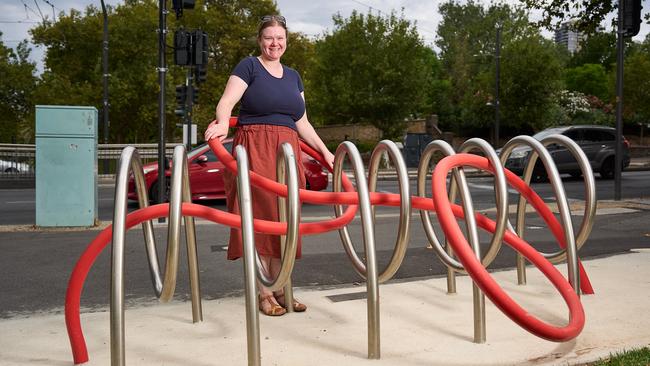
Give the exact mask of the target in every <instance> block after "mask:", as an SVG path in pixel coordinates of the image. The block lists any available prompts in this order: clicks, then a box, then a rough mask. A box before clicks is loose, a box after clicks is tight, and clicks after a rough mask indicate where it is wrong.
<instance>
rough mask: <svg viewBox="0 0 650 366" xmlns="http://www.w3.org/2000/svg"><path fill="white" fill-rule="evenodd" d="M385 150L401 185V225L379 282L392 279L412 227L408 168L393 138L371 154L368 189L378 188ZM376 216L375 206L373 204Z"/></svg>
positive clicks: (404, 251) (383, 142) (400, 261)
mask: <svg viewBox="0 0 650 366" xmlns="http://www.w3.org/2000/svg"><path fill="white" fill-rule="evenodd" d="M384 152H387V153H388V156H389V157H390V161H391V162H392V163H393V164H394V165H395V170H396V171H397V180H398V185H399V196H400V211H399V226H398V229H397V239H396V240H395V247H394V249H393V255H392V256H391V258H390V261H389V262H388V264H387V265H386V269H384V271H383V272H381V273H380V274H379V278H378V280H379V283H384V282H386V281H388V280H390V279H391V278H392V277H393V276H394V275H395V273H396V272H397V270H398V269H399V267H400V266H401V264H402V261H403V260H404V256H405V255H406V248H407V246H408V243H409V236H410V230H409V229H410V227H411V193H410V190H409V188H410V187H409V177H408V171H407V170H406V164H404V159H403V158H402V154H401V153H400V151H399V148H398V147H397V145H396V144H395V143H394V142H393V141H391V140H382V141H380V142H379V144H377V146H376V147H375V149H374V150H373V151H372V155H371V156H370V163H369V165H368V190H369V191H370V192H374V191H375V189H376V188H377V173H378V170H379V161H380V159H381V157H382V154H383V153H384ZM372 213H373V218H374V213H375V210H374V206H373V210H372Z"/></svg>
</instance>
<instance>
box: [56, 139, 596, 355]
mask: <svg viewBox="0 0 650 366" xmlns="http://www.w3.org/2000/svg"><path fill="white" fill-rule="evenodd" d="M551 143H553V144H559V145H563V146H565V147H566V148H567V149H568V150H569V151H570V152H571V153H572V154H573V155H574V156H575V157H576V159H577V160H578V163H579V166H580V168H581V170H582V173H583V177H584V179H585V191H586V199H585V215H584V219H583V222H582V224H581V227H580V230H579V233H578V235H577V237H575V236H574V232H573V224H572V221H571V215H570V211H569V206H568V202H567V199H566V194H565V193H564V188H563V186H562V184H561V181H560V179H559V174H558V172H557V168H556V167H555V165H554V164H553V161H552V158H551V156H550V154H549V153H548V151H547V150H546V148H545V145H548V144H551ZM519 145H527V146H529V147H531V148H532V149H533V154H532V155H531V157H530V159H529V162H528V165H527V167H526V168H525V171H524V180H522V179H520V178H519V177H517V176H516V175H514V174H513V173H511V172H509V171H507V170H505V169H504V168H503V164H504V163H505V161H506V159H507V157H508V156H509V154H510V153H511V152H512V149H513V148H514V147H516V146H519ZM210 146H211V148H212V149H213V150H214V151H215V153H216V155H217V156H218V157H219V159H220V160H221V161H222V162H223V163H224V165H226V167H227V168H228V169H231V170H236V172H237V177H238V182H237V184H238V192H239V197H238V199H239V204H240V209H241V213H240V215H239V216H238V215H233V214H230V213H226V212H223V211H219V210H216V209H212V208H208V207H205V206H200V205H195V204H192V203H191V199H190V197H191V196H190V189H189V176H188V170H187V156H186V154H185V150H184V147H182V146H178V147H176V148H175V150H174V156H173V163H172V164H173V168H172V169H173V171H172V177H171V195H170V202H169V204H159V205H154V206H151V207H148V197H147V192H146V187H145V184H144V175H143V172H142V165H141V163H140V159H139V157H138V154H137V151H136V150H135V149H134V148H132V147H127V148H126V149H124V151H123V152H122V156H121V158H120V166H119V170H118V174H117V178H116V179H117V183H116V193H115V197H116V199H115V212H114V218H113V225H112V227H109V228H107V229H105V230H104V231H102V232H101V233H100V234H99V235H98V236H97V238H95V240H93V242H91V243H90V245H89V246H88V248H87V249H86V251H85V252H84V253H83V254H82V256H81V258H80V259H79V261H78V262H77V265H76V266H75V269H74V271H73V273H72V275H71V278H70V282H69V286H68V290H67V293H66V308H65V315H66V325H67V328H68V334H69V337H70V342H71V345H72V351H73V357H74V362H75V364H79V363H84V362H87V361H88V353H87V349H86V345H85V340H84V338H83V333H82V331H81V324H80V319H79V315H80V314H79V304H80V296H81V289H82V287H83V282H84V280H85V277H86V275H87V274H88V271H89V270H90V267H91V266H92V263H93V262H94V260H95V258H96V257H97V255H98V254H99V253H100V252H101V250H102V249H103V248H104V247H105V246H106V245H107V244H108V242H109V241H110V240H111V238H112V239H113V246H112V254H113V255H112V259H111V260H112V268H111V270H112V272H111V273H112V276H111V302H110V305H111V306H110V313H111V315H110V323H111V325H110V329H111V336H110V337H111V346H110V350H111V364H112V365H125V364H126V360H125V342H124V285H123V282H124V280H123V278H124V273H123V272H124V269H123V261H124V250H123V248H124V236H125V231H126V230H127V229H128V228H130V227H133V226H135V225H137V224H140V223H142V225H143V231H144V237H145V245H146V250H147V255H148V263H149V269H150V272H151V277H152V283H153V286H154V291H155V293H156V295H157V296H158V297H159V298H160V300H161V301H168V300H169V299H171V298H172V296H173V293H174V288H175V284H176V276H177V271H178V250H179V241H180V224H181V223H180V220H181V217H184V218H185V232H186V242H187V250H188V266H189V275H190V288H191V299H192V316H193V321H194V322H198V321H201V320H202V314H201V296H200V286H199V276H198V259H197V254H196V240H195V233H194V222H193V217H202V218H205V219H208V220H211V221H213V222H216V223H220V224H224V225H228V226H234V227H240V228H241V230H242V241H243V245H244V258H243V262H244V274H245V289H244V292H245V298H246V300H245V301H246V306H245V308H246V324H247V326H246V329H247V330H246V334H247V344H248V364H249V365H260V362H261V361H260V360H261V357H260V353H261V351H260V341H259V337H260V330H259V314H258V310H257V301H256V297H257V290H256V279H257V280H259V281H260V282H261V283H262V284H263V285H264V286H267V287H269V288H270V289H271V290H279V289H280V288H283V287H284V289H285V294H286V303H288V304H291V303H292V302H293V295H292V289H291V282H290V277H291V272H292V270H293V266H294V264H295V253H296V248H297V240H298V237H299V236H300V235H311V234H316V233H321V232H326V231H330V230H334V229H338V230H339V234H340V237H341V241H342V243H343V247H344V249H345V251H346V253H347V255H348V257H349V259H350V261H351V263H352V265H353V268H354V269H355V271H356V272H357V273H358V274H359V275H360V276H361V277H362V278H364V279H365V280H366V291H367V297H368V301H367V316H368V358H370V359H378V358H380V315H379V284H380V283H383V282H385V281H388V280H389V279H390V278H391V277H392V276H393V275H394V274H395V272H396V271H397V270H398V269H399V267H400V265H401V263H402V261H403V259H404V255H405V253H406V248H407V245H408V241H409V230H410V221H409V219H410V214H411V208H416V209H418V210H419V211H420V216H421V219H422V222H423V225H424V228H425V232H426V235H427V237H428V239H429V242H430V244H431V245H432V246H433V248H434V250H435V253H436V254H437V256H438V257H439V258H440V260H441V261H442V262H443V263H444V264H445V265H446V266H447V267H448V269H449V270H448V277H447V278H448V280H447V283H448V292H455V273H456V272H465V273H467V274H469V275H470V276H471V278H472V280H473V283H474V286H473V301H474V342H477V343H482V342H485V339H486V330H485V328H486V327H485V305H484V297H485V295H487V296H488V297H489V298H490V299H491V300H492V302H493V303H494V304H495V305H496V306H497V307H498V308H499V309H501V310H502V311H503V312H504V313H505V314H506V315H507V316H509V317H510V318H511V319H512V320H513V321H515V322H516V323H517V324H519V325H520V326H521V327H523V328H524V329H526V330H528V331H529V332H531V333H533V334H535V335H537V336H539V337H541V338H545V339H548V340H551V341H558V342H561V341H567V340H569V339H572V338H575V337H576V336H577V335H578V334H579V333H580V331H581V330H582V328H583V326H584V311H583V308H582V305H581V303H580V300H579V293H580V286H581V285H582V288H583V292H585V293H592V291H593V290H592V289H591V285H590V284H589V282H588V278H587V276H586V274H585V273H584V270H583V269H582V267H580V266H579V261H578V256H577V251H578V249H579V248H580V247H581V246H582V245H583V244H584V243H585V241H586V239H587V237H588V235H589V233H590V231H591V228H592V225H593V217H594V215H595V209H596V200H595V184H594V178H593V173H592V171H591V167H590V165H589V162H588V160H587V158H586V156H585V155H584V153H583V152H582V150H581V149H580V148H579V147H578V146H577V145H576V144H575V143H574V142H573V141H571V140H570V139H568V138H565V137H562V136H557V135H556V136H550V137H548V138H546V139H544V140H542V141H541V142H538V141H536V140H534V139H532V138H529V137H525V136H520V137H516V138H514V139H512V140H510V141H509V142H508V143H507V144H506V145H505V146H504V148H503V150H502V153H501V156H500V157H499V156H497V154H496V152H495V151H494V150H493V149H492V147H490V145H489V144H488V143H487V142H485V141H483V140H481V139H470V140H468V141H467V142H465V143H464V144H463V145H462V146H461V147H460V149H459V153H458V154H456V153H455V152H454V150H453V149H452V148H451V146H450V145H449V144H447V143H445V142H444V141H440V140H437V141H434V142H432V143H431V144H430V145H429V146H428V147H427V149H426V150H425V151H424V153H423V155H422V159H421V162H420V166H419V168H418V181H417V183H418V184H417V187H418V195H417V196H411V195H410V193H409V181H408V174H407V170H406V167H405V165H404V161H403V159H402V158H401V154H400V151H399V149H398V148H397V146H396V145H395V144H394V143H393V142H391V141H387V140H386V141H381V142H380V143H379V144H378V146H377V147H376V148H375V150H374V151H373V153H372V156H371V159H370V163H369V170H368V172H369V173H368V178H367V180H366V176H365V173H364V168H363V163H362V162H361V157H360V154H359V152H358V150H357V149H356V147H355V146H354V145H353V144H352V143H350V142H343V143H342V144H341V145H339V147H338V149H337V150H336V154H335V160H334V166H333V192H310V191H305V190H300V189H298V178H297V169H296V158H295V156H294V153H293V149H292V148H291V147H290V145H288V144H285V145H282V146H281V147H280V151H279V152H278V161H277V173H278V174H277V176H278V180H279V182H275V181H270V180H268V179H266V178H263V177H261V176H258V175H257V174H255V173H254V172H252V173H251V172H249V169H248V160H247V157H246V156H247V155H246V152H245V150H244V148H243V147H241V146H237V147H236V149H235V157H234V158H233V157H232V156H231V155H230V154H229V153H228V152H227V151H226V150H225V148H224V147H223V145H221V143H220V142H218V141H215V140H212V141H211V142H210ZM301 148H302V149H303V150H304V151H306V152H307V153H308V154H310V155H312V156H313V157H314V158H316V159H318V160H320V161H321V162H323V161H322V158H321V157H320V156H318V154H316V152H315V151H314V150H313V149H311V148H310V147H309V146H307V145H305V144H301ZM476 149H478V150H480V151H481V152H482V153H483V154H484V155H485V156H486V158H483V157H480V156H477V155H471V154H467V152H469V151H471V150H476ZM436 151H439V152H442V153H443V154H444V155H446V156H447V157H445V158H444V159H442V160H441V161H440V162H438V164H437V165H436V168H435V169H434V170H433V172H432V174H431V185H432V195H433V197H432V198H426V197H425V191H426V189H425V188H426V186H425V184H426V178H427V176H428V174H429V170H430V169H429V168H430V167H429V166H430V163H431V160H432V157H433V153H435V152H436ZM383 153H388V155H389V157H390V160H391V161H392V163H393V165H394V166H395V167H396V170H397V177H398V183H399V194H391V193H377V192H374V190H375V187H376V181H377V174H378V166H379V160H380V158H381V155H382V154H383ZM538 156H539V157H540V159H541V160H542V162H543V163H544V166H545V168H546V171H547V175H548V177H549V179H550V182H551V184H552V186H553V189H554V191H555V195H556V200H557V204H558V208H559V212H560V217H561V221H560V222H558V220H557V219H556V218H555V216H554V215H553V214H552V212H551V211H550V209H549V208H548V207H547V206H546V204H545V203H544V202H543V200H542V199H541V198H540V197H539V196H538V195H537V194H536V193H535V192H534V191H533V190H532V189H530V187H529V185H528V182H529V181H530V178H531V175H532V169H533V167H534V165H535V163H536V160H537V157H538ZM346 157H347V158H348V159H349V160H350V163H351V165H352V170H353V172H354V177H355V181H356V192H355V189H354V187H353V185H352V184H351V182H350V181H349V180H348V179H347V176H346V175H345V174H343V171H342V168H343V162H344V160H345V158H346ZM463 166H472V167H474V168H478V169H480V170H485V171H488V172H491V173H492V174H493V175H494V176H495V201H496V207H497V211H496V216H497V217H496V222H493V221H491V220H490V219H488V218H487V217H485V216H483V215H481V214H478V213H475V212H474V209H473V204H472V199H471V196H470V194H469V188H468V185H467V182H466V177H465V174H464V170H463V168H462V167H463ZM449 171H452V179H451V183H450V185H449V186H450V189H449V192H448V191H447V182H446V179H447V176H448V173H449ZM129 172H132V173H133V176H134V178H135V183H136V189H137V192H138V197H139V203H140V209H139V210H137V211H135V212H132V213H131V214H129V215H127V214H126V202H127V201H126V191H127V181H128V177H129ZM285 180H286V181H287V183H286V185H285V184H284V181H285ZM251 184H253V185H256V186H261V187H264V188H266V189H268V190H269V191H272V192H274V193H276V194H277V195H278V199H279V208H280V221H281V222H269V221H265V220H254V219H253V216H252V210H251V205H250V204H251V195H250V185H251ZM508 184H510V185H511V186H512V187H514V188H515V189H517V190H518V191H519V192H520V200H519V204H518V208H517V222H516V228H513V227H512V225H510V223H509V221H508V207H509V206H508V195H507V186H508ZM457 191H459V192H460V199H461V201H462V207H461V206H457V205H454V204H453V202H454V201H455V199H456V194H457V193H458V192H457ZM300 202H310V203H320V204H331V205H334V206H335V216H336V217H335V218H334V219H331V220H326V221H323V222H316V223H300ZM528 203H530V204H531V205H532V206H533V207H534V208H535V210H536V211H537V212H538V213H539V214H540V215H541V216H542V218H543V219H544V220H545V222H546V223H547V225H548V226H549V228H550V229H551V231H552V233H553V235H554V236H555V237H556V239H557V240H558V242H559V244H560V246H562V247H563V249H561V250H559V251H557V252H555V253H541V254H540V253H538V252H537V251H536V250H535V249H533V248H532V247H531V246H530V245H528V244H527V243H526V242H525V241H523V228H524V222H525V221H524V219H525V217H524V213H525V207H526V205H527V204H528ZM377 204H381V205H387V206H399V207H400V219H399V229H398V234H397V239H396V243H395V249H394V251H393V255H392V257H391V260H390V261H389V263H388V265H387V266H386V268H385V269H384V270H383V272H381V273H379V271H378V269H377V259H376V251H375V238H374V209H373V205H377ZM342 205H347V206H348V207H347V208H346V209H345V210H343V208H342ZM357 206H358V208H359V209H360V216H361V225H362V238H363V241H364V248H365V263H364V261H363V260H361V259H360V258H359V257H358V255H357V254H356V252H355V250H354V247H353V245H352V243H351V239H350V235H349V233H348V231H347V224H348V223H349V222H350V221H351V220H352V219H353V218H354V216H355V214H356V211H357ZM431 211H435V212H436V213H437V217H438V220H439V221H440V224H441V226H442V229H443V231H444V234H445V236H446V238H447V240H446V243H445V246H443V245H442V244H441V242H440V240H439V239H438V238H437V236H436V234H435V232H434V230H433V226H432V224H431V219H430V216H429V212H431ZM464 213H473V214H469V215H465V214H464ZM166 215H168V216H169V227H168V245H167V257H166V267H165V274H164V279H161V276H160V270H159V265H158V258H157V255H156V250H155V249H156V244H155V241H154V237H153V227H152V224H151V221H150V220H152V219H153V218H156V217H161V216H166ZM456 218H461V219H464V220H466V221H467V236H468V237H469V243H468V242H467V240H465V236H464V234H463V233H462V232H461V230H460V228H459V226H458V223H457V222H456ZM479 227H480V228H482V229H483V230H486V231H489V232H492V233H493V237H492V239H491V242H490V246H489V248H488V250H487V251H486V253H485V254H484V255H481V253H480V247H479V242H478V228H479ZM254 231H261V232H265V233H269V234H274V235H281V236H282V240H281V242H282V248H283V249H282V251H283V256H282V264H281V270H280V274H279V275H278V277H277V278H276V279H270V278H267V277H266V276H265V274H264V272H263V271H262V270H261V264H260V260H259V257H258V256H257V252H256V250H255V247H254V242H253V232H254ZM502 242H506V243H507V244H508V245H510V246H511V247H513V249H515V250H516V251H517V252H518V259H517V267H518V278H519V283H520V284H523V283H525V272H524V267H523V265H524V264H525V260H524V258H526V259H528V260H529V261H530V262H531V263H533V264H534V265H535V266H537V267H538V268H539V269H540V270H541V271H542V272H543V274H544V275H545V276H546V277H547V278H549V280H551V282H552V283H553V285H554V286H555V287H556V289H557V290H558V291H559V293H560V294H561V296H562V297H563V298H564V300H565V302H566V303H567V305H568V307H569V322H568V324H567V325H566V326H564V327H556V326H553V325H551V324H547V323H545V322H542V321H541V320H538V319H536V318H532V317H531V316H530V314H528V313H527V312H526V311H525V310H524V309H522V308H521V307H520V306H519V305H518V304H516V303H515V302H514V301H513V300H512V299H511V298H510V297H509V296H508V295H507V294H506V293H505V292H504V291H503V290H502V289H501V288H500V287H499V286H498V284H496V282H494V280H493V279H492V278H491V276H490V275H489V274H488V272H487V271H486V269H485V267H487V266H488V265H489V264H490V263H491V262H492V260H493V259H494V258H495V257H496V256H497V254H498V252H499V249H500V247H501V243H502ZM565 259H566V260H567V266H568V278H569V280H568V282H567V280H566V279H564V277H563V276H562V275H561V274H560V272H559V271H557V269H556V268H555V267H554V266H553V265H552V264H551V262H553V263H558V262H561V261H563V260H565ZM289 308H291V307H289Z"/></svg>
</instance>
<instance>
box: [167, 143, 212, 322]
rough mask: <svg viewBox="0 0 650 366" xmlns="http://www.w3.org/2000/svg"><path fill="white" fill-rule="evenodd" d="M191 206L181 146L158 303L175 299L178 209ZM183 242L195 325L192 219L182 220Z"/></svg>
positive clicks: (198, 316) (197, 303) (197, 292)
mask: <svg viewBox="0 0 650 366" xmlns="http://www.w3.org/2000/svg"><path fill="white" fill-rule="evenodd" d="M183 202H189V203H191V202H192V193H191V189H190V179H189V170H188V167H187V153H186V152H185V147H184V146H176V147H175V148H174V154H173V157H172V176H171V192H170V197H169V226H168V228H167V260H166V264H165V276H164V281H163V291H162V292H161V294H160V300H161V301H163V302H167V301H169V300H171V298H172V297H173V296H174V290H175V288H176V278H177V275H178V252H179V241H180V231H181V217H182V214H181V206H182V204H183ZM184 220H185V242H186V245H187V265H188V268H189V276H190V292H191V298H192V318H193V320H194V322H195V323H196V322H198V321H201V320H203V314H202V309H201V289H200V280H199V260H198V255H197V251H196V230H195V226H194V218H193V217H191V216H185V217H184Z"/></svg>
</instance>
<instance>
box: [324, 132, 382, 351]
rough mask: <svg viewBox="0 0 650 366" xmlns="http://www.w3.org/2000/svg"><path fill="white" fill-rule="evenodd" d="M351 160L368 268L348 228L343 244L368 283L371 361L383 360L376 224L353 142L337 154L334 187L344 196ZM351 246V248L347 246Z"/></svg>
mask: <svg viewBox="0 0 650 366" xmlns="http://www.w3.org/2000/svg"><path fill="white" fill-rule="evenodd" d="M346 155H347V156H349V158H350V161H351V162H352V168H353V171H354V178H355V180H356V186H357V194H358V197H359V209H360V213H361V227H362V229H363V243H364V249H365V253H366V265H365V266H364V265H363V262H362V261H361V259H359V257H358V256H357V255H356V252H355V250H354V248H353V247H352V241H351V240H350V236H349V232H348V230H347V227H345V226H344V227H343V228H341V229H339V234H340V236H341V241H342V242H343V247H344V248H345V252H346V253H347V254H348V257H349V258H350V260H351V261H352V264H353V267H354V269H355V270H356V271H357V273H358V274H359V275H360V276H361V277H362V278H365V279H366V291H367V296H368V301H367V303H368V358H370V359H379V358H380V334H379V279H378V275H377V255H376V250H375V232H374V220H373V215H372V212H371V208H370V194H369V193H368V185H367V183H366V177H365V175H364V169H363V163H362V162H361V155H360V154H359V150H357V148H356V146H354V144H353V143H351V142H349V141H344V142H343V143H341V144H340V145H339V146H338V148H337V149H336V153H335V154H334V172H333V178H332V185H333V191H334V192H341V185H342V175H343V174H342V173H343V159H344V158H345V156H346ZM334 211H335V214H336V216H337V217H338V216H341V214H342V213H343V210H342V207H341V205H334ZM346 243H347V244H349V246H348V245H347V244H346Z"/></svg>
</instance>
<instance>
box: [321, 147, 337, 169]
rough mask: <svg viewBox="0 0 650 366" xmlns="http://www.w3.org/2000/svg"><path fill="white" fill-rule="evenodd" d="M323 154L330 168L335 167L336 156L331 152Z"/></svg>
mask: <svg viewBox="0 0 650 366" xmlns="http://www.w3.org/2000/svg"><path fill="white" fill-rule="evenodd" d="M322 154H323V159H325V161H326V162H327V164H328V165H329V167H330V168H333V167H334V154H332V153H331V152H330V151H329V150H325V152H324V153H322Z"/></svg>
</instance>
